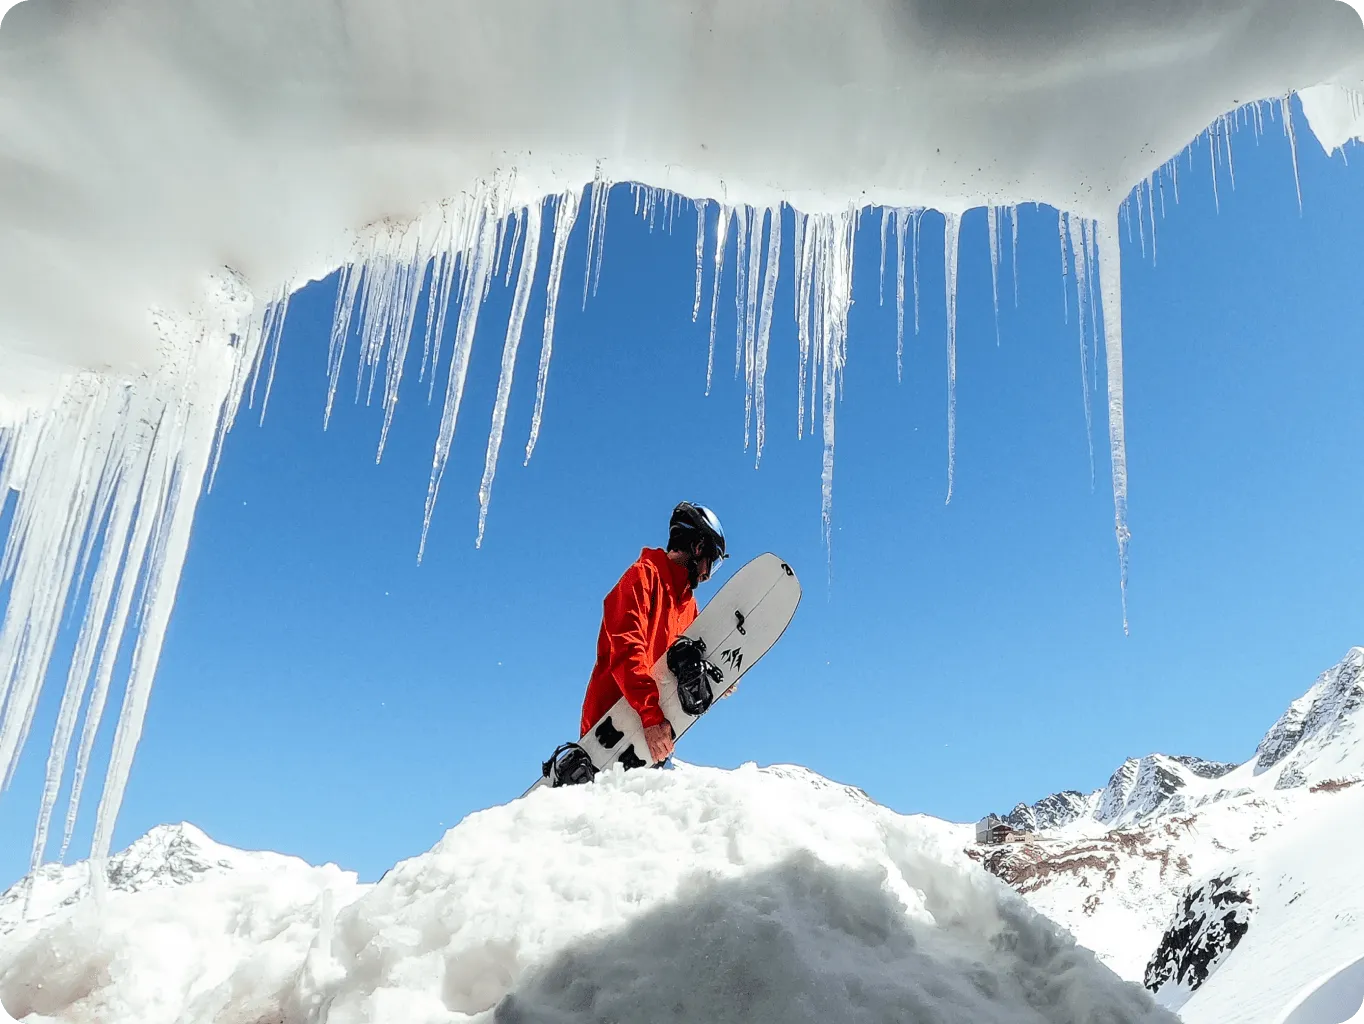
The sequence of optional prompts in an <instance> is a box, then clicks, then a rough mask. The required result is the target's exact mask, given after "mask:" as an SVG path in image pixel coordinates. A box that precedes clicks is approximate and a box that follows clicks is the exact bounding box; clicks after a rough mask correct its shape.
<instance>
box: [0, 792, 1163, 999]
mask: <svg viewBox="0 0 1364 1024" xmlns="http://www.w3.org/2000/svg"><path fill="white" fill-rule="evenodd" d="M965 835H966V829H965V827H964V826H959V825H951V824H948V823H945V822H933V821H931V820H930V819H920V818H910V817H904V816H901V815H897V814H894V813H893V812H891V811H889V810H887V809H885V808H883V807H880V806H878V805H876V804H874V803H872V802H871V801H869V800H867V799H866V798H865V796H863V795H861V794H860V793H859V792H858V791H857V790H855V789H851V788H849V787H844V786H839V785H837V784H831V783H829V782H828V781H827V780H824V779H820V778H819V777H818V776H814V775H812V774H810V773H808V772H804V771H802V770H799V769H792V768H787V767H782V768H779V769H776V770H770V771H769V770H762V769H758V768H756V767H754V766H751V765H749V766H745V767H743V768H741V769H738V770H737V771H733V772H726V771H719V770H715V769H706V768H694V767H690V766H683V767H681V768H678V769H677V770H674V771H670V772H669V771H637V772H632V773H620V772H616V773H611V774H607V775H604V776H602V777H600V778H599V779H598V781H597V782H596V783H594V784H592V785H588V786H582V787H577V788H572V789H561V790H544V791H539V792H536V793H534V794H531V795H530V796H528V797H526V798H523V799H520V800H516V801H513V802H512V803H510V804H507V805H505V806H502V807H496V808H493V809H490V810H487V811H483V812H480V813H477V814H474V815H471V816H469V817H468V818H467V819H465V820H464V821H463V822H461V823H460V824H459V825H458V826H456V827H455V828H454V829H452V830H450V832H448V833H447V834H446V835H445V837H444V838H443V839H442V840H441V841H440V842H439V843H438V844H437V845H436V846H435V847H434V848H433V849H432V850H431V851H430V852H428V853H426V854H423V855H422V856H419V857H415V858H413V859H411V860H408V861H404V862H403V863H401V864H399V865H398V866H397V867H395V868H394V869H393V870H391V871H390V872H389V873H388V874H387V875H386V876H385V877H384V878H383V879H382V880H381V881H380V882H379V883H377V884H376V885H374V886H372V887H359V886H356V885H355V884H354V883H353V881H352V880H350V879H348V878H346V877H344V876H342V875H340V873H337V872H334V869H311V868H306V867H305V866H302V865H299V866H298V867H297V869H296V870H287V871H286V870H283V869H279V868H271V869H269V870H254V869H252V868H251V867H250V866H249V865H248V866H243V867H241V868H238V869H234V870H232V871H227V870H224V871H220V872H206V873H202V874H199V875H197V876H195V877H194V878H193V879H192V880H189V881H186V882H185V883H184V884H181V885H178V886H176V887H174V888H154V889H146V890H143V891H139V892H126V893H113V894H111V895H110V896H109V897H108V901H107V906H106V907H105V908H104V909H103V910H98V909H97V908H96V906H95V904H94V902H93V901H84V902H81V903H79V904H77V905H75V906H70V907H65V908H60V909H58V910H56V911H54V912H53V913H52V914H51V915H49V916H48V917H47V918H46V919H44V920H43V921H40V922H33V923H30V924H28V925H25V926H23V927H22V928H21V929H19V930H16V931H15V932H13V933H11V934H10V935H8V936H3V937H0V1003H3V1005H4V1007H5V1009H6V1010H8V1011H9V1012H10V1013H11V1014H13V1015H15V1016H23V1015H24V1014H26V1013H30V1012H37V1013H39V1014H42V1015H43V1016H42V1017H39V1018H30V1020H42V1021H54V1020H61V1021H63V1022H70V1024H84V1022H94V1021H98V1022H100V1024H134V1022H136V1024H161V1022H166V1024H170V1022H175V1024H210V1022H212V1024H256V1022H257V1021H261V1020H268V1021H281V1022H288V1024H324V1022H325V1024H360V1022H367V1024H368V1022H375V1024H381V1022H401V1024H456V1022H466V1021H470V1020H474V1021H479V1022H483V1024H494V1022H496V1024H532V1022H534V1024H550V1022H565V1024H567V1022H582V1024H588V1022H595V1021H601V1020H611V1021H616V1022H620V1024H629V1022H640V1024H643V1022H646V1021H650V1022H652V1021H657V1020H659V1019H663V1018H666V1019H669V1020H674V1021H679V1022H687V1021H696V1022H705V1024H726V1022H730V1021H734V1022H738V1021H743V1022H745V1024H764V1022H769V1021H770V1022H773V1024H777V1022H780V1024H799V1022H805V1021H809V1022H816V1021H818V1022H821V1024H822V1022H826V1021H829V1020H839V1021H850V1022H857V1021H867V1022H871V1021H878V1022H879V1021H907V1020H935V1021H940V1022H943V1024H949V1022H958V1021H959V1022H962V1024H966V1022H971V1024H978V1022H1000V1024H1014V1022H1018V1024H1022V1022H1028V1024H1042V1022H1055V1024H1072V1022H1073V1024H1080V1022H1082V1021H1091V1020H1104V1021H1107V1022H1111V1024H1127V1022H1132V1024H1136V1022H1141V1024H1172V1022H1173V1021H1174V1018H1173V1017H1172V1016H1170V1015H1169V1014H1168V1013H1167V1012H1166V1011H1163V1010H1161V1009H1160V1008H1159V1007H1157V1006H1156V1005H1155V1003H1154V1002H1153V1001H1152V1000H1151V998H1150V997H1149V996H1148V995H1147V994H1146V993H1145V992H1144V991H1143V990H1142V989H1141V988H1140V987H1139V986H1136V985H1132V984H1129V983H1126V982H1123V981H1121V980H1120V979H1119V978H1118V977H1117V976H1115V975H1114V974H1113V973H1112V972H1110V971H1109V970H1107V969H1106V968H1105V967H1103V966H1102V965H1100V964H1099V963H1097V962H1096V960H1095V959H1094V956H1093V954H1092V953H1090V952H1089V951H1087V950H1085V949H1083V948H1081V947H1079V946H1077V945H1076V944H1075V942H1074V940H1073V939H1071V937H1070V936H1069V935H1068V934H1067V933H1065V932H1064V931H1062V930H1061V929H1060V928H1058V927H1057V926H1056V925H1055V924H1053V923H1051V922H1049V921H1047V920H1046V919H1045V918H1043V917H1041V916H1040V915H1038V914H1036V913H1035V912H1033V911H1032V910H1030V909H1029V908H1028V907H1027V905H1026V904H1025V903H1024V902H1023V900H1022V899H1021V898H1020V897H1019V896H1017V895H1016V894H1015V893H1013V892H1011V891H1010V890H1009V889H1007V888H1006V887H1005V886H1003V885H1002V884H1000V883H999V882H998V881H997V880H996V879H994V878H991V877H990V876H988V875H986V874H985V873H984V872H982V871H980V870H979V869H977V868H975V867H974V866H973V865H971V863H970V862H969V860H968V859H967V858H966V857H965V855H964V853H963V852H962V850H961V844H962V838H963V837H964V836H965ZM40 978H41V979H42V981H43V984H42V988H41V989H38V988H37V981H38V979H40Z"/></svg>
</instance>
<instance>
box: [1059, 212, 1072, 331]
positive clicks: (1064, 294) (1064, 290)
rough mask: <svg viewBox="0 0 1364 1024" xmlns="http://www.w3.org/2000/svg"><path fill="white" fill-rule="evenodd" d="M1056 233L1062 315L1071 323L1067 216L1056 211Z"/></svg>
mask: <svg viewBox="0 0 1364 1024" xmlns="http://www.w3.org/2000/svg"><path fill="white" fill-rule="evenodd" d="M1056 233H1057V235H1058V236H1059V239H1060V242H1061V314H1062V317H1063V319H1064V321H1065V322H1066V323H1067V324H1068V323H1070V282H1069V278H1070V263H1069V261H1068V260H1067V259H1066V244H1067V239H1066V215H1065V214H1064V213H1062V212H1061V211H1060V210H1057V211H1056Z"/></svg>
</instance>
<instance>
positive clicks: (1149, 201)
mask: <svg viewBox="0 0 1364 1024" xmlns="http://www.w3.org/2000/svg"><path fill="white" fill-rule="evenodd" d="M1231 184H1232V187H1233V188H1235V187H1236V177H1235V175H1233V176H1232V179H1231ZM1162 198H1163V193H1162ZM1146 213H1147V216H1149V217H1150V218H1151V266H1153V267H1154V266H1155V265H1156V199H1155V193H1154V187H1153V184H1152V179H1151V178H1147V179H1146Z"/></svg>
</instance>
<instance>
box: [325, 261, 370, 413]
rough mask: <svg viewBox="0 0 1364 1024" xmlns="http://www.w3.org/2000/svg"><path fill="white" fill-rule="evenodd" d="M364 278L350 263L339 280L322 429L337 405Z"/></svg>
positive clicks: (328, 354) (329, 344)
mask: <svg viewBox="0 0 1364 1024" xmlns="http://www.w3.org/2000/svg"><path fill="white" fill-rule="evenodd" d="M363 276H364V270H363V268H359V267H357V266H356V264H355V263H348V264H346V265H345V266H344V267H342V268H341V275H340V280H339V281H338V282H337V286H336V308H335V309H334V310H333V311H332V330H331V338H330V340H329V341H328V343H327V403H326V405H325V407H324V408H323V412H322V429H323V430H326V429H327V427H328V426H329V425H330V424H331V418H332V405H333V403H335V401H336V388H337V385H338V384H339V383H340V380H341V364H342V362H343V361H344V359H345V355H346V338H347V336H348V335H349V334H350V324H351V317H352V316H353V315H354V311H355V299H356V295H357V292H358V289H359V287H360V279H361V278H362V277H363Z"/></svg>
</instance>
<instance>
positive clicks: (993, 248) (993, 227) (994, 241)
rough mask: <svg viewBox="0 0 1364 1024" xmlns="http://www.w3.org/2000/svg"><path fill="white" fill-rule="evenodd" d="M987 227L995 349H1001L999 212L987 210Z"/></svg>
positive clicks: (991, 209)
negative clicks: (993, 306)
mask: <svg viewBox="0 0 1364 1024" xmlns="http://www.w3.org/2000/svg"><path fill="white" fill-rule="evenodd" d="M985 221H986V227H987V228H988V229H989V234H990V294H991V296H992V297H993V298H994V303H995V347H996V348H998V347H999V210H998V209H997V208H996V207H993V206H987V207H986V208H985Z"/></svg>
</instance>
